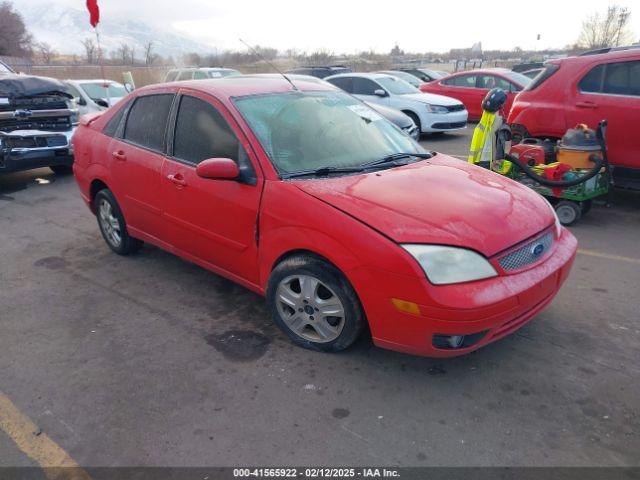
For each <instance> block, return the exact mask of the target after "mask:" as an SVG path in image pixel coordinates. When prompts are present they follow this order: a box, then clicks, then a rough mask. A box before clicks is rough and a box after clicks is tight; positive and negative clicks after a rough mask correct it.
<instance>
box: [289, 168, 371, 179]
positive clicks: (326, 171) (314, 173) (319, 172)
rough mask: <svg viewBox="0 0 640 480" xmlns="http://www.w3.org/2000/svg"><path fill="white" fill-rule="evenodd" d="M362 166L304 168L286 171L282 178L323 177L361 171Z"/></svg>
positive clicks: (362, 169)
mask: <svg viewBox="0 0 640 480" xmlns="http://www.w3.org/2000/svg"><path fill="white" fill-rule="evenodd" d="M363 171H364V168H363V167H362V166H354V167H320V168H316V169H313V170H305V171H302V172H294V173H287V174H284V175H282V178H298V177H324V176H327V175H331V174H332V173H357V172H363Z"/></svg>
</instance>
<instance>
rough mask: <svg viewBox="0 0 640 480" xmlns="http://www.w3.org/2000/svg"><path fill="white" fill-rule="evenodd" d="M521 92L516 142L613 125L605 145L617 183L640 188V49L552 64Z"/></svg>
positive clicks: (515, 112)
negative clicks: (583, 127)
mask: <svg viewBox="0 0 640 480" xmlns="http://www.w3.org/2000/svg"><path fill="white" fill-rule="evenodd" d="M544 68H545V69H544V71H543V72H542V73H541V74H539V75H538V76H537V77H536V78H535V79H534V81H533V82H532V83H531V84H529V86H528V87H527V88H525V89H524V91H523V92H521V93H520V94H518V96H517V97H516V99H515V102H514V103H513V107H512V108H511V113H510V114H509V118H508V122H509V124H511V128H512V130H513V132H514V136H515V139H516V140H518V139H521V138H523V137H546V138H553V139H557V138H561V137H562V136H563V135H564V133H565V132H566V131H567V129H569V128H573V127H575V126H576V125H577V124H579V123H586V124H587V125H589V127H591V128H594V129H595V128H596V127H597V125H598V122H599V121H600V120H603V119H606V120H608V121H609V126H608V129H607V147H608V152H609V161H610V163H611V165H613V166H614V169H613V176H614V180H615V182H616V184H617V185H619V186H625V187H635V188H640V135H639V134H638V133H639V132H638V129H639V128H640V47H635V48H633V47H632V48H624V49H608V50H600V51H596V52H587V54H583V55H581V56H579V57H570V58H565V59H562V60H552V61H549V62H547V63H546V64H545V67H544Z"/></svg>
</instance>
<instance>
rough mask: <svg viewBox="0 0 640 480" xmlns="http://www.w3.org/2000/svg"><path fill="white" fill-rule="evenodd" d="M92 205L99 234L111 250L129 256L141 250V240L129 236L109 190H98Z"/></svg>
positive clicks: (125, 224)
mask: <svg viewBox="0 0 640 480" xmlns="http://www.w3.org/2000/svg"><path fill="white" fill-rule="evenodd" d="M94 204H95V206H96V218H97V219H98V227H99V228H100V233H102V238H104V241H105V242H107V245H108V246H109V248H110V249H111V250H113V251H114V252H115V253H117V254H118V255H129V254H131V253H135V252H137V251H138V250H140V249H141V248H142V245H144V243H143V242H142V240H138V239H137V238H133V237H132V236H131V235H129V232H128V231H127V223H126V222H125V220H124V216H123V215H122V211H121V210H120V206H119V205H118V202H117V201H116V197H114V196H113V193H111V190H109V189H107V188H105V189H103V190H100V191H99V192H98V193H97V194H96V197H95V200H94Z"/></svg>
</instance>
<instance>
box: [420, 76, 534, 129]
mask: <svg viewBox="0 0 640 480" xmlns="http://www.w3.org/2000/svg"><path fill="white" fill-rule="evenodd" d="M530 82H531V79H530V78H529V77H527V76H525V75H522V74H521V73H517V72H513V71H511V70H507V69H506V68H486V69H484V70H470V71H468V72H458V73H454V74H452V75H449V76H448V77H444V78H441V79H439V80H435V81H433V82H429V83H425V84H423V85H420V90H421V91H423V92H427V93H437V94H438V95H445V96H447V97H451V98H455V99H457V100H460V101H461V102H462V103H464V106H465V108H466V109H467V111H468V112H469V119H473V120H479V119H480V117H482V100H483V99H484V97H485V96H486V95H487V93H489V90H491V89H492V88H501V89H502V90H504V91H505V92H506V93H507V102H506V103H505V105H504V112H505V115H508V114H509V110H511V105H512V104H513V99H514V98H515V96H516V95H517V94H518V92H520V91H522V89H523V88H524V87H526V86H527V85H529V83H530Z"/></svg>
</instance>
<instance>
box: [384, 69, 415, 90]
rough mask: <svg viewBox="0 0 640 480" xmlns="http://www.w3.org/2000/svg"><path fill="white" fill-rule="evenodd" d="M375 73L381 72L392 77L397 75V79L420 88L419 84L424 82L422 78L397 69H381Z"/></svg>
mask: <svg viewBox="0 0 640 480" xmlns="http://www.w3.org/2000/svg"><path fill="white" fill-rule="evenodd" d="M377 73H382V74H384V75H391V76H392V77H398V78H399V79H401V80H404V81H405V82H407V83H408V84H410V85H413V86H414V87H416V88H420V85H422V84H423V83H425V82H423V81H422V80H420V79H419V78H418V77H416V76H414V75H411V74H410V73H407V72H401V71H399V70H382V71H380V72H377Z"/></svg>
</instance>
